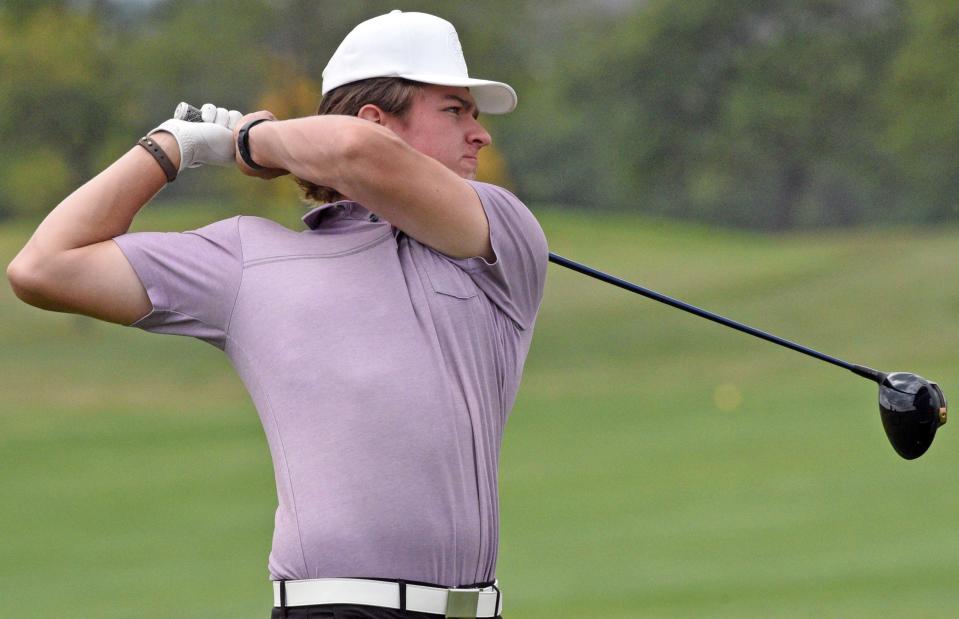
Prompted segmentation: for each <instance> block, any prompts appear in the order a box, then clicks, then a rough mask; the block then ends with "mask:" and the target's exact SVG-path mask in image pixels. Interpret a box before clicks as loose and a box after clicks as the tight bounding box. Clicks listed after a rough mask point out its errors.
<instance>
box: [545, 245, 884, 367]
mask: <svg viewBox="0 0 959 619" xmlns="http://www.w3.org/2000/svg"><path fill="white" fill-rule="evenodd" d="M549 260H550V262H553V263H554V264H558V265H560V266H564V267H566V268H567V269H572V270H573V271H576V272H577V273H582V274H583V275H589V276H590V277H594V278H596V279H598V280H601V281H604V282H606V283H607V284H612V285H614V286H618V287H620V288H624V289H626V290H629V291H630V292H635V293H636V294H640V295H643V296H644V297H646V298H648V299H652V300H654V301H659V302H660V303H665V304H666V305H671V306H672V307H675V308H676V309H681V310H683V311H684V312H689V313H690V314H695V315H696V316H699V317H701V318H705V319H707V320H712V321H713V322H718V323H719V324H721V325H725V326H727V327H731V328H733V329H736V330H737V331H742V332H743V333H748V334H749V335H752V336H754V337H758V338H760V339H763V340H766V341H767V342H772V343H773V344H779V345H780V346H785V347H786V348H791V349H792V350H795V351H797V352H801V353H803V354H805V355H809V356H810V357H815V358H816V359H819V360H821V361H826V362H827V363H831V364H833V365H838V366H839V367H841V368H845V369H847V370H849V371H850V372H852V373H854V374H857V375H858V376H862V377H863V378H868V379H869V380H872V381H875V382H877V383H881V382H882V380H883V378H884V374H883V373H882V372H878V371H876V370H874V369H872V368H867V367H865V366H862V365H856V364H854V363H848V362H846V361H843V360H842V359H837V358H836V357H831V356H829V355H827V354H824V353H821V352H819V351H817V350H813V349H812V348H807V347H805V346H803V345H802V344H797V343H796V342H790V341H789V340H784V339H783V338H781V337H777V336H775V335H773V334H771V333H766V332H765V331H760V330H759V329H755V328H753V327H750V326H749V325H744V324H742V323H740V322H736V321H735V320H730V319H729V318H725V317H724V316H720V315H719V314H714V313H712V312H708V311H706V310H704V309H700V308H698V307H696V306H695V305H690V304H688V303H684V302H682V301H680V300H678V299H674V298H672V297H667V296H666V295H664V294H660V293H658V292H656V291H654V290H650V289H648V288H643V287H642V286H637V285H636V284H633V283H631V282H628V281H626V280H624V279H620V278H618V277H615V276H613V275H609V274H608V273H603V272H602V271H597V270H596V269H594V268H592V267H588V266H586V265H585V264H580V263H579V262H575V261H573V260H570V259H568V258H564V257H562V256H559V255H557V254H554V253H552V252H551V253H550V254H549Z"/></svg>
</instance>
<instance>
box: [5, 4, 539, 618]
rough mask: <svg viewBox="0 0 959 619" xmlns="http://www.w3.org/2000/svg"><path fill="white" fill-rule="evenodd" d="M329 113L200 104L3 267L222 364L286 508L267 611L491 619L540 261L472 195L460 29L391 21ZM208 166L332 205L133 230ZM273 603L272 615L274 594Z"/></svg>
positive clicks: (505, 209) (50, 303)
mask: <svg viewBox="0 0 959 619" xmlns="http://www.w3.org/2000/svg"><path fill="white" fill-rule="evenodd" d="M322 91H323V95H324V98H323V100H322V103H321V105H320V109H319V113H318V115H316V116H311V117H308V118H299V119H293V120H285V121H276V120H274V119H273V117H272V115H270V114H269V112H257V113H255V114H251V115H248V116H243V117H241V115H240V114H239V113H238V112H229V111H227V110H226V109H224V108H216V107H215V106H213V105H206V106H204V108H203V120H204V122H195V123H189V122H185V121H180V120H174V119H171V120H168V121H165V122H164V123H163V124H161V125H160V126H159V127H158V128H157V129H155V130H153V131H152V132H150V134H149V135H148V136H147V137H145V138H143V139H142V140H141V141H140V143H139V144H138V145H135V146H134V147H133V148H132V149H131V150H130V151H129V152H127V153H126V154H125V155H123V156H122V157H121V158H120V159H119V160H118V161H116V162H115V163H114V164H112V165H111V166H110V167H109V168H107V169H106V170H105V171H103V172H102V173H100V174H99V175H98V176H96V177H95V178H94V179H92V180H91V181H89V182H88V183H86V184H85V185H83V186H82V187H80V188H79V189H77V190H76V191H75V192H74V193H73V194H72V195H70V196H69V197H67V198H66V199H65V200H64V201H63V202H62V203H61V204H60V205H58V206H57V207H56V208H55V209H54V210H53V211H52V212H51V213H50V214H49V215H48V216H47V217H46V219H45V220H44V221H43V222H42V223H41V224H40V226H39V227H38V228H37V230H36V232H35V233H34V234H33V236H32V238H31V239H30V240H29V241H28V243H27V244H26V246H25V247H24V248H23V250H22V251H21V252H20V253H19V254H18V255H17V257H16V258H15V259H14V261H13V262H12V263H11V264H10V266H9V267H8V269H7V273H8V277H9V279H10V281H11V284H12V286H13V288H14V291H15V292H16V294H17V296H18V297H20V298H21V299H22V300H24V301H26V302H27V303H30V304H32V305H35V306H37V307H41V308H44V309H49V310H54V311H65V312H75V313H80V314H86V315H89V316H93V317H96V318H100V319H103V320H107V321H111V322H115V323H120V324H123V325H129V326H132V327H137V328H140V329H144V330H146V331H150V332H154V333H165V334H175V335H186V336H191V337H195V338H199V339H201V340H203V341H206V342H209V343H210V344H212V345H214V346H216V347H217V348H219V349H221V350H222V351H223V352H224V353H226V355H227V356H228V358H229V360H230V362H231V364H232V365H233V367H234V368H236V371H237V373H238V374H239V376H240V378H241V379H242V381H243V383H244V385H245V386H246V388H247V389H248V391H249V393H250V396H251V398H252V401H253V403H254V405H255V407H256V410H257V412H258V414H259V416H260V419H261V421H262V424H263V428H264V430H265V432H266V437H267V441H268V444H269V448H270V453H271V456H272V459H273V466H274V471H275V477H276V487H277V499H278V506H277V510H276V520H275V532H274V537H273V547H272V552H271V554H270V557H269V573H270V577H271V580H273V581H274V582H273V585H274V597H273V604H272V605H273V610H272V617H304V618H305V617H335V618H337V619H344V618H354V617H419V618H424V619H425V618H429V617H437V616H439V617H442V616H446V617H497V616H500V614H501V612H502V605H503V595H502V592H501V590H500V588H499V586H498V583H497V582H496V580H495V575H496V556H497V545H498V541H499V531H498V519H499V505H498V500H497V465H498V459H499V452H500V443H501V438H502V433H503V427H504V425H505V424H506V419H507V416H508V414H509V412H510V409H511V408H512V406H513V402H514V400H515V397H516V393H517V390H518V387H519V384H520V378H521V375H522V370H523V364H524V362H525V359H526V355H527V352H528V350H529V346H530V341H531V338H532V334H533V325H534V323H535V320H536V314H537V311H538V309H539V305H540V301H541V299H542V295H543V286H544V281H545V276H546V265H547V256H548V251H547V246H546V240H545V237H544V235H543V232H542V229H541V228H540V226H539V224H538V223H537V221H536V219H535V218H534V217H533V215H532V214H531V213H530V211H529V210H528V209H527V208H526V207H525V206H524V205H523V204H522V203H521V202H520V201H519V200H518V199H517V198H516V197H515V196H513V195H512V194H511V193H509V192H508V191H506V190H504V189H501V188H499V187H496V186H493V185H489V184H484V183H480V182H477V181H475V180H473V179H474V175H475V172H476V167H477V153H478V152H479V151H480V150H481V149H482V148H484V147H485V146H488V145H489V144H490V136H489V134H488V133H487V132H486V131H485V130H484V129H483V127H482V125H481V124H480V122H479V120H478V114H479V113H493V114H496V113H506V112H509V111H511V110H512V109H513V108H514V107H515V105H516V95H515V93H514V92H513V90H512V89H511V88H510V87H509V86H507V85H506V84H502V83H499V82H491V81H485V80H478V79H472V78H470V77H469V76H468V74H467V68H466V63H465V61H464V58H463V53H462V50H461V48H460V44H459V39H458V37H457V34H456V31H455V30H454V28H453V26H452V25H451V24H450V23H448V22H446V21H444V20H442V19H439V18H437V17H434V16H431V15H426V14H423V13H404V12H400V11H393V12H392V13H389V14H388V15H383V16H380V17H376V18H373V19H371V20H369V21H366V22H363V23H362V24H360V25H359V26H357V27H356V28H355V29H354V30H353V31H352V32H351V33H350V34H349V35H348V36H347V37H346V38H345V39H344V41H343V42H342V44H341V45H340V47H339V48H338V49H337V51H336V53H335V54H334V55H333V57H332V59H331V60H330V62H329V64H328V65H327V67H326V69H325V70H324V72H323V88H322ZM202 164H214V165H234V164H235V165H236V166H237V167H238V168H239V169H240V171H242V172H243V173H245V174H248V175H254V176H260V177H262V178H273V177H276V176H281V175H284V174H291V175H293V176H294V177H296V179H297V180H298V182H299V184H300V185H301V186H302V187H303V190H304V193H305V195H306V196H307V197H308V198H310V199H312V200H316V201H318V202H319V203H320V204H317V205H316V206H315V208H313V209H312V210H310V211H309V212H308V213H306V215H305V216H304V217H303V222H304V224H305V229H303V230H301V231H291V230H289V229H287V228H286V227H284V226H281V225H279V224H277V223H275V222H273V221H270V220H268V219H264V218H261V217H256V216H239V217H233V218H230V219H225V220H222V221H217V222H214V223H211V224H209V225H207V226H204V227H202V228H200V229H197V230H191V231H188V232H184V233H168V232H166V233H165V232H138V233H128V232H127V231H128V230H129V226H130V223H131V221H132V219H133V217H134V216H135V215H136V213H137V212H138V211H139V210H140V208H142V207H143V205H144V204H146V203H147V202H148V201H149V200H150V198H151V197H152V196H153V195H154V194H156V193H157V191H159V190H160V189H161V188H162V187H163V186H164V185H165V184H166V183H167V182H169V181H171V180H173V179H174V178H175V177H176V176H177V174H179V173H182V172H183V171H184V170H185V169H186V168H191V167H197V166H199V165H202ZM264 602H266V601H265V600H264Z"/></svg>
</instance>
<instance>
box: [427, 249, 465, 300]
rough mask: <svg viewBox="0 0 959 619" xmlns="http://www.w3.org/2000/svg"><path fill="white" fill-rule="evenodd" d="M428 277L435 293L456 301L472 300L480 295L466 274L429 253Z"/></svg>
mask: <svg viewBox="0 0 959 619" xmlns="http://www.w3.org/2000/svg"><path fill="white" fill-rule="evenodd" d="M427 253H428V255H429V260H428V261H427V268H426V276H427V277H428V278H429V280H430V285H431V286H432V288H433V292H436V293H438V294H441V295H444V296H446V297H451V298H454V299H462V300H466V299H472V298H474V297H475V296H476V295H477V294H478V290H477V288H476V284H474V283H473V280H472V279H470V276H469V275H467V274H466V272H465V271H464V270H462V269H460V268H459V267H457V266H456V265H454V264H451V263H449V262H448V261H446V260H444V259H443V258H440V257H439V256H436V255H433V254H432V252H427Z"/></svg>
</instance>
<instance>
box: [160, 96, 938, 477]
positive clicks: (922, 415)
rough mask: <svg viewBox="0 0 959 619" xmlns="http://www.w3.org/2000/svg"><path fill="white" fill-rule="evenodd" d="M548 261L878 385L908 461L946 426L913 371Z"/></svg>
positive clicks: (927, 386)
mask: <svg viewBox="0 0 959 619" xmlns="http://www.w3.org/2000/svg"><path fill="white" fill-rule="evenodd" d="M173 117H174V118H177V119H180V120H187V121H191V122H199V121H202V115H201V113H200V110H199V109H198V108H196V107H194V106H193V105H190V104H189V103H186V102H181V103H180V104H179V105H177V107H176V110H175V111H174V113H173ZM549 260H550V262H553V263H554V264H558V265H560V266H563V267H566V268H568V269H572V270H573V271H576V272H578V273H582V274H584V275H588V276H589V277H593V278H596V279H598V280H600V281H604V282H606V283H608V284H612V285H614V286H618V287H620V288H624V289H626V290H629V291H631V292H635V293H636V294H640V295H642V296H644V297H646V298H648V299H652V300H654V301H659V302H660V303H665V304H666V305H670V306H672V307H675V308H677V309H681V310H683V311H685V312H689V313H690V314H695V315H696V316H699V317H701V318H706V319H707V320H711V321H713V322H717V323H719V324H721V325H725V326H727V327H731V328H733V329H736V330H737V331H742V332H743V333H748V334H749V335H752V336H754V337H758V338H760V339H763V340H766V341H768V342H772V343H773V344H778V345H780V346H783V347H785V348H789V349H792V350H795V351H797V352H801V353H803V354H805V355H809V356H810V357H814V358H816V359H819V360H821V361H826V362H827V363H831V364H833V365H837V366H839V367H841V368H845V369H847V370H849V371H850V372H852V373H854V374H856V375H858V376H862V377H863V378H867V379H869V380H871V381H874V382H876V383H877V384H878V385H879V416H880V418H881V419H882V426H883V428H884V429H885V431H886V436H887V437H888V438H889V442H890V443H892V446H893V449H895V450H896V453H898V454H899V455H900V456H902V457H903V458H905V459H906V460H914V459H916V458H918V457H919V456H921V455H922V454H924V453H925V452H926V450H928V449H929V446H930V445H931V444H932V441H933V439H934V438H935V436H936V430H937V429H938V428H939V426H941V425H943V424H944V423H946V418H947V409H948V406H947V404H946V397H945V395H944V394H943V392H942V390H941V389H940V388H939V385H938V384H936V383H934V382H932V381H929V380H926V379H925V378H923V377H921V376H919V375H918V374H913V373H911V372H889V373H886V372H880V371H878V370H874V369H872V368H869V367H866V366H862V365H856V364H853V363H849V362H847V361H843V360H842V359H838V358H836V357H832V356H830V355H827V354H824V353H821V352H819V351H816V350H813V349H811V348H807V347H806V346H803V345H801V344H797V343H795V342H791V341H789V340H786V339H783V338H781V337H778V336H775V335H772V334H770V333H766V332H765V331H760V330H759V329H756V328H753V327H750V326H748V325H745V324H742V323H739V322H736V321H735V320H730V319H729V318H725V317H723V316H720V315H718V314H714V313H712V312H709V311H706V310H704V309H701V308H698V307H696V306H694V305H689V304H688V303H684V302H683V301H680V300H678V299H674V298H672V297H668V296H666V295H663V294H660V293H658V292H655V291H653V290H649V289H648V288H643V287H642V286H638V285H636V284H633V283H631V282H628V281H626V280H623V279H620V278H618V277H614V276H612V275H609V274H607V273H603V272H602V271H598V270H596V269H594V268H592V267H589V266H586V265H584V264H580V263H578V262H575V261H573V260H570V259H568V258H564V257H562V256H559V255H557V254H554V253H550V254H549Z"/></svg>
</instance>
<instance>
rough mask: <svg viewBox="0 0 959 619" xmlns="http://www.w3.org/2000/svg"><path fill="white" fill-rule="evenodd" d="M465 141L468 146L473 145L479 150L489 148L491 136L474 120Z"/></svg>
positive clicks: (491, 141)
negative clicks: (467, 142)
mask: <svg viewBox="0 0 959 619" xmlns="http://www.w3.org/2000/svg"><path fill="white" fill-rule="evenodd" d="M467 141H469V143H470V144H474V145H476V146H478V147H479V148H483V147H484V146H489V145H490V144H492V143H493V136H491V135H490V134H489V132H488V131H487V130H486V129H484V128H483V125H481V124H480V122H479V121H478V120H476V119H473V125H472V127H470V130H469V133H468V134H467Z"/></svg>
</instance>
